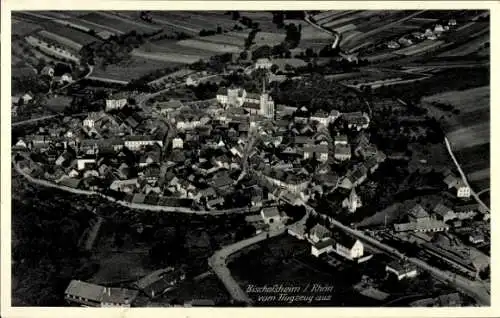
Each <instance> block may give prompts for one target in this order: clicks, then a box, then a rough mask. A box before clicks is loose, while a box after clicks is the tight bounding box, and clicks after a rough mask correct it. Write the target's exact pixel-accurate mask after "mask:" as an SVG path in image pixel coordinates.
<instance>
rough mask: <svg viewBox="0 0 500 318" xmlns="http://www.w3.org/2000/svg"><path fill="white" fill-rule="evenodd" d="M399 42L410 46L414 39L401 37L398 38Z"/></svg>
mask: <svg viewBox="0 0 500 318" xmlns="http://www.w3.org/2000/svg"><path fill="white" fill-rule="evenodd" d="M398 43H399V44H401V45H403V46H410V45H412V44H413V41H412V40H411V39H408V38H407V37H401V38H399V39H398Z"/></svg>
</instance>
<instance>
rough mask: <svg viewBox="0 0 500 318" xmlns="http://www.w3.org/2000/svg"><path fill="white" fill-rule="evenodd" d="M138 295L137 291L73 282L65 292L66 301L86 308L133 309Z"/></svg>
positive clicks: (78, 281)
mask: <svg viewBox="0 0 500 318" xmlns="http://www.w3.org/2000/svg"><path fill="white" fill-rule="evenodd" d="M138 294H139V292H138V291H136V290H130V289H125V288H111V287H104V286H100V285H96V284H91V283H87V282H83V281H80V280H72V281H71V282H70V283H69V285H68V287H67V288H66V291H65V292H64V299H65V300H66V301H68V302H71V303H76V304H79V305H82V306H84V307H131V305H132V303H133V302H134V300H135V299H136V297H137V295H138Z"/></svg>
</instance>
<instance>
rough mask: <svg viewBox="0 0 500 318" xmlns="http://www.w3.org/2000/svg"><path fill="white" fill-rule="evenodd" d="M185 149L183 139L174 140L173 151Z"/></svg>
mask: <svg viewBox="0 0 500 318" xmlns="http://www.w3.org/2000/svg"><path fill="white" fill-rule="evenodd" d="M183 147H184V142H183V141H182V139H181V138H174V139H173V140H172V148H173V149H176V148H179V149H182V148H183Z"/></svg>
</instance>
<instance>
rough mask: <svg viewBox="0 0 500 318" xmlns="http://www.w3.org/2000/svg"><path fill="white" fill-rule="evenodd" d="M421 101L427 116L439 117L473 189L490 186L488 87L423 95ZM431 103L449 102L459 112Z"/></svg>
mask: <svg viewBox="0 0 500 318" xmlns="http://www.w3.org/2000/svg"><path fill="white" fill-rule="evenodd" d="M422 102H423V104H424V105H425V106H426V108H427V109H429V113H430V115H432V116H434V117H435V118H437V119H440V122H441V124H442V125H443V128H444V129H445V132H446V135H447V137H448V140H449V141H450V144H451V146H452V149H453V151H454V153H455V155H456V156H457V160H458V161H459V162H460V164H461V165H462V168H463V169H464V172H465V173H466V174H467V176H468V178H469V179H470V181H471V184H472V185H473V187H474V190H476V191H480V190H482V189H484V188H487V187H489V182H490V174H489V169H490V87H489V86H482V87H477V88H472V89H467V90H464V91H450V92H445V93H440V94H436V95H432V96H427V97H424V98H423V99H422ZM433 103H441V104H448V105H452V106H453V107H454V108H455V109H456V110H458V112H457V111H455V113H450V112H444V111H442V110H441V109H439V108H438V107H435V106H433Z"/></svg>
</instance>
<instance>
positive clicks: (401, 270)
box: [385, 261, 417, 280]
mask: <svg viewBox="0 0 500 318" xmlns="http://www.w3.org/2000/svg"><path fill="white" fill-rule="evenodd" d="M385 271H386V272H387V273H393V274H394V275H396V277H397V279H398V280H402V279H404V278H412V277H415V276H417V267H416V266H415V265H413V264H410V263H408V262H401V261H393V262H391V263H389V264H387V265H386V266H385Z"/></svg>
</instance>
